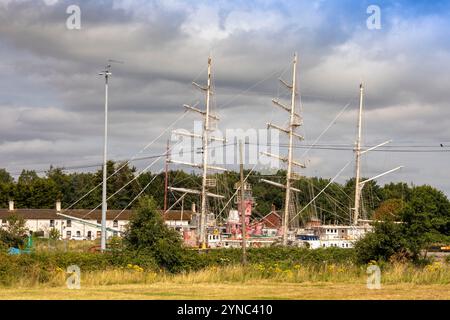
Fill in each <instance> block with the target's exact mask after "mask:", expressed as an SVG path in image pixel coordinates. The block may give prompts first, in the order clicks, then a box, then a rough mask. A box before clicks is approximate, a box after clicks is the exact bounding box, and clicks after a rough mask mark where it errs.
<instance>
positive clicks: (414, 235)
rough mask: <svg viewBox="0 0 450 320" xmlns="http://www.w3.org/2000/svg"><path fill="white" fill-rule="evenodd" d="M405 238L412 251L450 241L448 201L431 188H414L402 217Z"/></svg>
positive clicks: (439, 192) (449, 204)
mask: <svg viewBox="0 0 450 320" xmlns="http://www.w3.org/2000/svg"><path fill="white" fill-rule="evenodd" d="M402 220H403V221H404V224H405V226H404V232H405V236H406V237H407V238H408V240H409V241H410V242H411V246H412V247H413V249H414V251H415V252H416V253H418V252H419V251H420V250H421V249H422V248H424V247H426V246H428V245H430V244H432V243H434V242H444V243H445V242H447V243H448V241H449V240H450V237H449V236H450V201H449V200H448V199H447V197H446V196H445V195H444V194H443V193H442V192H441V191H439V190H436V189H434V188H432V187H431V186H419V187H415V188H413V190H412V193H411V200H410V201H409V202H408V204H407V206H406V208H405V210H404V212H403V216H402Z"/></svg>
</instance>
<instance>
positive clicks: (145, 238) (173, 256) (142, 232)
mask: <svg viewBox="0 0 450 320" xmlns="http://www.w3.org/2000/svg"><path fill="white" fill-rule="evenodd" d="M124 245H125V249H126V250H128V251H131V252H134V254H135V255H136V256H141V257H142V255H149V256H152V257H154V259H155V261H156V262H157V263H158V265H159V266H160V267H162V268H164V269H167V270H169V271H171V272H172V271H179V270H181V269H182V257H183V251H184V250H185V249H184V248H183V245H182V241H181V239H180V235H179V233H178V232H176V231H175V230H172V229H169V227H167V226H166V224H165V223H164V220H163V218H162V216H161V214H160V213H159V211H158V210H157V208H156V203H155V201H154V200H153V199H152V198H149V197H144V198H141V199H140V201H139V204H138V207H137V209H136V211H135V212H134V214H133V216H132V218H131V220H130V222H129V228H128V230H127V232H126V233H125V237H124Z"/></svg>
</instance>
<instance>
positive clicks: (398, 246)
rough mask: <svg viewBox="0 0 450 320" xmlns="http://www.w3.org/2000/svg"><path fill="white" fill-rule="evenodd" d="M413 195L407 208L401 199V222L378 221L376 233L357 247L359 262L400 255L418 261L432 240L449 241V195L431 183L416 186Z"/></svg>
mask: <svg viewBox="0 0 450 320" xmlns="http://www.w3.org/2000/svg"><path fill="white" fill-rule="evenodd" d="M409 197H410V200H409V202H407V204H406V206H405V207H404V209H403V210H400V209H399V207H398V205H399V204H398V203H397V214H398V215H399V216H400V218H401V222H402V223H401V224H393V223H392V222H389V219H388V220H386V221H385V222H383V223H378V224H376V225H375V229H374V232H373V233H369V234H367V235H366V236H365V237H364V238H363V239H362V240H360V241H358V243H357V244H356V248H355V249H356V254H357V257H358V261H359V262H362V263H364V262H368V261H370V260H384V261H387V260H389V259H392V258H395V259H398V258H400V257H403V258H412V259H414V260H416V261H418V260H419V259H420V254H421V251H422V250H424V249H426V248H427V247H429V246H430V245H431V244H433V243H449V241H450V236H449V235H450V201H449V200H448V199H447V197H446V196H445V195H444V194H443V193H442V192H441V191H438V190H436V189H434V188H432V187H430V186H420V187H413V188H412V189H411V190H410V196H409ZM392 204H393V203H392V201H391V205H392ZM399 212H400V213H399Z"/></svg>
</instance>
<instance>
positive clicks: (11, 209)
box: [9, 200, 14, 211]
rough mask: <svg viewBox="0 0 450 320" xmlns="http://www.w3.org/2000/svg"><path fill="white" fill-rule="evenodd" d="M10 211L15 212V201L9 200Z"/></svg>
mask: <svg viewBox="0 0 450 320" xmlns="http://www.w3.org/2000/svg"><path fill="white" fill-rule="evenodd" d="M9 211H14V200H9Z"/></svg>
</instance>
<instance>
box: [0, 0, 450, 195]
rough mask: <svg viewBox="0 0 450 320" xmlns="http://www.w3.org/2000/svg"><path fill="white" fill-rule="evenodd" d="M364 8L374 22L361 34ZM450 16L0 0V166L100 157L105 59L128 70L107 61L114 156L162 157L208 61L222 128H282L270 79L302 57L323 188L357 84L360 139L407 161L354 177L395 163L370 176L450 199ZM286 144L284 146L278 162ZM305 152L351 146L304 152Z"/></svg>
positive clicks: (223, 4) (380, 161)
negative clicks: (75, 15) (76, 22)
mask: <svg viewBox="0 0 450 320" xmlns="http://www.w3.org/2000/svg"><path fill="white" fill-rule="evenodd" d="M71 5H76V6H78V7H79V8H80V13H81V16H80V22H81V25H80V29H70V28H68V27H67V20H68V19H70V17H71V14H72V11H69V13H67V8H68V7H69V6H71ZM371 5H375V6H377V7H378V8H379V9H380V28H375V29H374V28H371V27H369V26H368V22H367V21H368V19H369V20H370V19H371V16H372V14H373V11H370V10H369V12H368V8H369V6H371ZM449 18H450V2H446V1H433V2H430V1H389V2H388V1H372V0H371V1H324V0H320V1H271V0H262V1H220V0H219V1H178V0H168V1H145V0H136V1H130V0H117V1H106V0H104V1H74V0H68V1H65V0H45V1H44V0H16V1H14V0H0V168H1V167H4V168H6V169H7V170H8V171H9V172H11V173H12V174H14V175H15V177H17V174H19V173H20V172H21V170H22V169H35V170H38V171H43V170H47V169H48V168H49V166H50V165H53V166H57V167H72V166H81V167H82V166H89V165H95V164H99V163H101V162H102V156H103V130H104V127H103V121H104V120H103V119H104V79H103V78H102V77H100V76H99V75H98V73H99V72H100V71H102V70H103V68H104V66H105V64H106V61H107V60H108V59H115V60H118V61H123V62H124V63H123V64H119V63H114V64H113V65H112V72H113V75H112V78H111V79H110V83H109V114H108V123H109V135H108V158H109V159H114V160H121V159H129V158H131V157H133V156H134V155H136V153H138V156H148V155H158V154H162V153H163V152H164V149H165V145H166V140H167V139H168V138H170V137H171V129H172V128H173V129H186V130H190V131H192V130H193V129H194V126H195V121H198V120H200V117H199V115H198V114H196V113H187V114H185V113H184V109H183V105H184V104H191V105H194V104H198V108H204V94H203V93H202V92H200V91H199V90H198V89H196V88H195V87H193V86H192V81H195V82H197V83H199V84H201V85H203V84H205V82H206V67H207V60H208V56H209V55H210V56H211V58H212V71H213V78H212V79H213V85H214V86H213V88H214V90H213V91H214V92H213V93H214V94H213V98H212V110H213V111H214V113H215V114H217V115H218V116H219V117H220V121H219V123H218V128H219V129H220V130H221V131H222V132H226V130H238V129H241V130H244V131H245V130H259V131H258V132H265V130H266V123H267V122H273V123H276V124H278V125H280V126H281V125H286V123H287V121H288V114H287V113H285V112H284V111H283V110H282V109H279V108H277V107H275V106H274V105H273V104H272V102H271V100H272V99H273V98H279V99H280V101H283V103H286V104H289V102H290V101H289V92H288V91H287V90H286V89H285V88H284V87H283V86H282V85H280V82H279V81H278V78H280V77H281V78H283V79H284V80H285V81H286V82H291V77H292V70H291V68H292V60H293V55H294V52H297V53H298V70H297V79H298V86H297V91H298V93H299V96H298V99H297V107H298V109H300V110H299V112H300V113H301V116H302V117H303V125H302V126H301V127H300V128H299V129H298V132H299V133H300V134H302V135H304V137H305V140H304V141H296V143H295V144H296V146H299V147H296V148H295V152H294V156H295V158H296V159H298V160H299V162H303V163H306V165H307V167H306V168H305V169H299V170H298V172H299V173H300V174H302V175H305V176H322V177H326V178H332V177H334V176H335V175H336V174H337V173H338V172H339V171H340V170H341V169H342V168H343V167H344V166H345V165H346V164H347V163H349V162H350V161H351V160H352V159H353V158H354V155H353V152H352V150H351V146H352V145H353V144H354V142H355V139H356V121H357V114H358V107H359V105H358V103H359V102H358V98H359V83H360V82H361V81H362V82H363V83H364V88H365V100H364V102H365V103H364V116H363V145H365V146H371V145H376V144H378V143H381V142H384V141H386V140H392V142H391V147H390V149H391V150H394V151H395V150H397V151H398V150H403V151H408V152H392V151H391V152H385V151H377V152H371V153H370V152H369V153H367V154H365V155H364V156H363V161H362V172H363V176H365V177H372V176H374V175H377V174H380V173H382V172H384V171H387V170H389V169H392V168H395V167H397V166H404V167H403V168H402V169H400V170H399V171H397V172H394V173H392V174H389V175H386V176H384V177H382V178H380V179H379V180H378V182H379V183H380V184H384V183H388V182H390V181H405V182H408V183H413V184H415V185H421V184H430V185H433V186H435V187H437V188H439V189H440V190H443V191H444V192H445V193H446V194H447V195H450V169H449V168H448V163H449V160H450V152H449V151H450V108H449V107H450V106H449V101H450V76H449V74H450V73H449V71H450V66H449V65H450V41H448V39H450V19H449ZM71 21H72V20H71ZM370 21H373V20H370ZM370 21H369V22H370ZM69 22H70V21H69ZM175 121H178V122H176V123H175V124H174V122H175ZM156 138H158V139H156ZM153 140H155V141H154V142H153V143H152V144H151V145H150V146H149V147H148V148H146V149H145V150H143V151H142V152H140V153H139V151H140V150H142V148H143V147H145V146H146V145H148V144H149V143H150V142H152V141H153ZM285 143H286V139H285V138H284V137H282V136H280V144H281V146H280V148H279V150H278V152H277V153H279V154H285V153H286V148H285V147H284V145H285ZM312 143H317V145H333V146H335V145H345V146H348V149H349V150H339V151H338V150H325V149H317V148H313V149H307V148H305V146H308V145H310V144H312ZM441 144H442V146H443V147H441ZM302 145H303V147H302ZM216 148H218V147H216ZM386 149H388V148H385V149H383V150H386ZM432 150H433V152H423V151H432ZM411 151H414V152H411ZM152 161H153V159H151V160H148V159H147V160H141V161H137V162H134V164H135V165H136V166H137V167H138V168H145V167H147V166H148V165H149V164H150V163H151V162H152ZM162 165H163V162H162V161H159V162H156V163H155V164H154V165H153V166H152V167H151V168H149V170H151V171H157V170H159V169H160V168H162ZM226 165H227V168H229V169H235V168H236V166H235V164H230V163H228V164H226ZM171 167H172V168H173V169H181V168H183V167H180V166H176V165H171ZM246 167H248V168H251V167H252V166H251V164H247V166H246ZM184 168H185V169H187V170H190V169H188V168H186V167H184ZM345 168H346V169H345V170H343V171H342V173H341V174H340V175H339V176H338V177H337V181H339V182H342V181H345V180H346V179H348V178H350V177H352V176H353V175H354V164H352V163H351V164H350V165H348V166H347V167H345ZM95 169H98V168H85V169H78V170H85V171H88V170H95Z"/></svg>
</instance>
